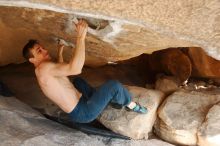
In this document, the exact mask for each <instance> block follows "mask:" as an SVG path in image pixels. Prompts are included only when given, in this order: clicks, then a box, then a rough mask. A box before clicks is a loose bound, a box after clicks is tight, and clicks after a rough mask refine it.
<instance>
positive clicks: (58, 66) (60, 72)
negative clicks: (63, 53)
mask: <svg viewBox="0 0 220 146" xmlns="http://www.w3.org/2000/svg"><path fill="white" fill-rule="evenodd" d="M43 68H44V70H45V72H46V73H48V74H49V75H52V76H70V75H77V74H80V73H81V69H78V68H76V67H71V66H70V64H68V63H65V62H62V63H52V62H50V63H45V64H44V66H42V69H43Z"/></svg>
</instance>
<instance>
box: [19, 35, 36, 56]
mask: <svg viewBox="0 0 220 146" xmlns="http://www.w3.org/2000/svg"><path fill="white" fill-rule="evenodd" d="M35 44H39V42H38V41H37V40H33V39H31V40H29V41H28V43H27V44H26V45H25V46H24V48H23V52H22V53H23V57H24V58H25V59H26V60H28V59H29V58H31V57H34V56H33V54H32V53H31V51H30V50H31V49H32V48H33V47H34V45H35Z"/></svg>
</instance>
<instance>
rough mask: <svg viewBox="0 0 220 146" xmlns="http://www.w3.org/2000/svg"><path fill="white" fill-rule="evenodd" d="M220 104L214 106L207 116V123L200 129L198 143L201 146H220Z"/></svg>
mask: <svg viewBox="0 0 220 146" xmlns="http://www.w3.org/2000/svg"><path fill="white" fill-rule="evenodd" d="M219 123H220V104H217V105H214V106H213V107H212V108H211V109H210V110H209V112H208V114H207V115H206V119H205V122H204V123H203V124H202V126H201V127H200V129H199V133H198V141H199V145H200V146H219V145H220V127H219Z"/></svg>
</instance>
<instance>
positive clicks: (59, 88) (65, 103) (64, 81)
mask: <svg viewBox="0 0 220 146" xmlns="http://www.w3.org/2000/svg"><path fill="white" fill-rule="evenodd" d="M52 64H54V63H53V62H46V63H43V64H41V65H40V66H39V67H37V68H36V69H35V73H36V77H37V80H38V83H39V85H40V88H41V89H42V91H43V92H44V94H45V95H46V96H47V97H48V98H49V99H50V100H52V101H53V102H54V103H56V104H57V105H58V106H59V107H60V108H61V109H62V110H63V111H65V112H67V113H69V112H71V111H72V110H73V109H74V108H75V106H76V105H77V103H78V101H79V99H80V97H81V96H82V94H81V93H80V92H79V91H78V90H77V89H76V88H75V87H74V86H73V84H72V83H71V82H70V80H69V79H68V78H67V77H65V76H61V77H60V76H57V77H55V76H51V75H48V74H47V73H45V71H47V70H49V67H50V66H51V65H52Z"/></svg>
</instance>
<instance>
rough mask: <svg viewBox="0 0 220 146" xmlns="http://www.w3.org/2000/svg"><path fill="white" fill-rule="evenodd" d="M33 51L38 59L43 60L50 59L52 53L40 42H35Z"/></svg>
mask: <svg viewBox="0 0 220 146" xmlns="http://www.w3.org/2000/svg"><path fill="white" fill-rule="evenodd" d="M31 53H32V54H33V56H34V59H35V60H36V61H43V60H47V59H50V55H49V53H48V51H47V50H45V49H44V47H43V46H41V45H40V44H35V45H34V47H33V48H32V49H31Z"/></svg>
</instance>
